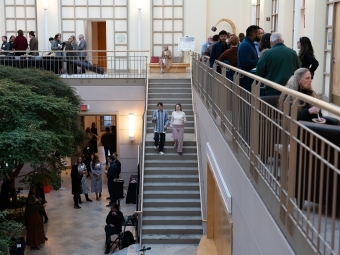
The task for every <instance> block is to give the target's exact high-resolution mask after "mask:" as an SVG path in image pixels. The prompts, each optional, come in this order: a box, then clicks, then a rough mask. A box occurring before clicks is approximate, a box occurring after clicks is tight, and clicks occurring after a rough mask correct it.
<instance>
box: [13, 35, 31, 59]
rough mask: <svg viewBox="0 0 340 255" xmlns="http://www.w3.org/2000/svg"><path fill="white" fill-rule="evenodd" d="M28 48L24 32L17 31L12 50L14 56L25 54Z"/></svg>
mask: <svg viewBox="0 0 340 255" xmlns="http://www.w3.org/2000/svg"><path fill="white" fill-rule="evenodd" d="M27 47H28V43H27V39H26V37H25V36H24V32H23V31H22V30H21V29H19V30H18V36H17V37H15V39H14V42H13V49H14V50H15V56H21V55H24V54H25V53H26V50H27Z"/></svg>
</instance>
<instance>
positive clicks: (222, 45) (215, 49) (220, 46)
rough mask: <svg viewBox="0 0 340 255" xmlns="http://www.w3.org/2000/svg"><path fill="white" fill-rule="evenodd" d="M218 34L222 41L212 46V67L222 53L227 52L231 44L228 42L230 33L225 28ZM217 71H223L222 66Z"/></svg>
mask: <svg viewBox="0 0 340 255" xmlns="http://www.w3.org/2000/svg"><path fill="white" fill-rule="evenodd" d="M218 36H219V37H220V41H219V42H217V43H215V44H214V45H213V46H212V49H211V53H210V59H209V61H210V68H213V66H214V63H215V60H217V59H218V58H219V57H220V56H221V54H222V53H223V52H225V51H226V50H228V49H229V48H230V46H229V45H228V43H227V37H228V33H227V32H226V31H224V30H221V31H220V32H219V33H218ZM217 71H218V72H219V73H221V68H220V67H218V68H217Z"/></svg>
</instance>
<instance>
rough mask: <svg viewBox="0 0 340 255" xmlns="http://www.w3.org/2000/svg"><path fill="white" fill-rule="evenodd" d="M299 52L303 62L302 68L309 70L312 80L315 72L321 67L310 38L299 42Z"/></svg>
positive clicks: (303, 38)
mask: <svg viewBox="0 0 340 255" xmlns="http://www.w3.org/2000/svg"><path fill="white" fill-rule="evenodd" d="M297 46H298V49H300V52H299V58H300V60H301V67H304V68H307V69H309V71H310V73H311V75H312V79H313V77H314V72H315V70H316V69H317V68H318V66H319V62H318V61H317V60H316V59H315V56H314V49H313V46H312V43H311V41H310V40H309V38H308V37H306V36H303V37H301V38H300V39H299V41H298V42H297Z"/></svg>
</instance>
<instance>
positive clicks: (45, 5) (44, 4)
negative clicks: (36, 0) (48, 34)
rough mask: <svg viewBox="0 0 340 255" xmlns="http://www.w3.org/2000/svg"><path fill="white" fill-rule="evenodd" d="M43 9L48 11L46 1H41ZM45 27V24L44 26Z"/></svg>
mask: <svg viewBox="0 0 340 255" xmlns="http://www.w3.org/2000/svg"><path fill="white" fill-rule="evenodd" d="M43 9H44V10H47V9H48V0H43ZM45 25H46V24H45Z"/></svg>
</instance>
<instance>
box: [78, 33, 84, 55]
mask: <svg viewBox="0 0 340 255" xmlns="http://www.w3.org/2000/svg"><path fill="white" fill-rule="evenodd" d="M78 39H79V45H78V48H77V49H78V50H79V51H80V52H79V53H78V54H79V55H78V56H79V59H80V61H85V60H86V41H85V39H84V35H83V34H80V35H79V36H78Z"/></svg>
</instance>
